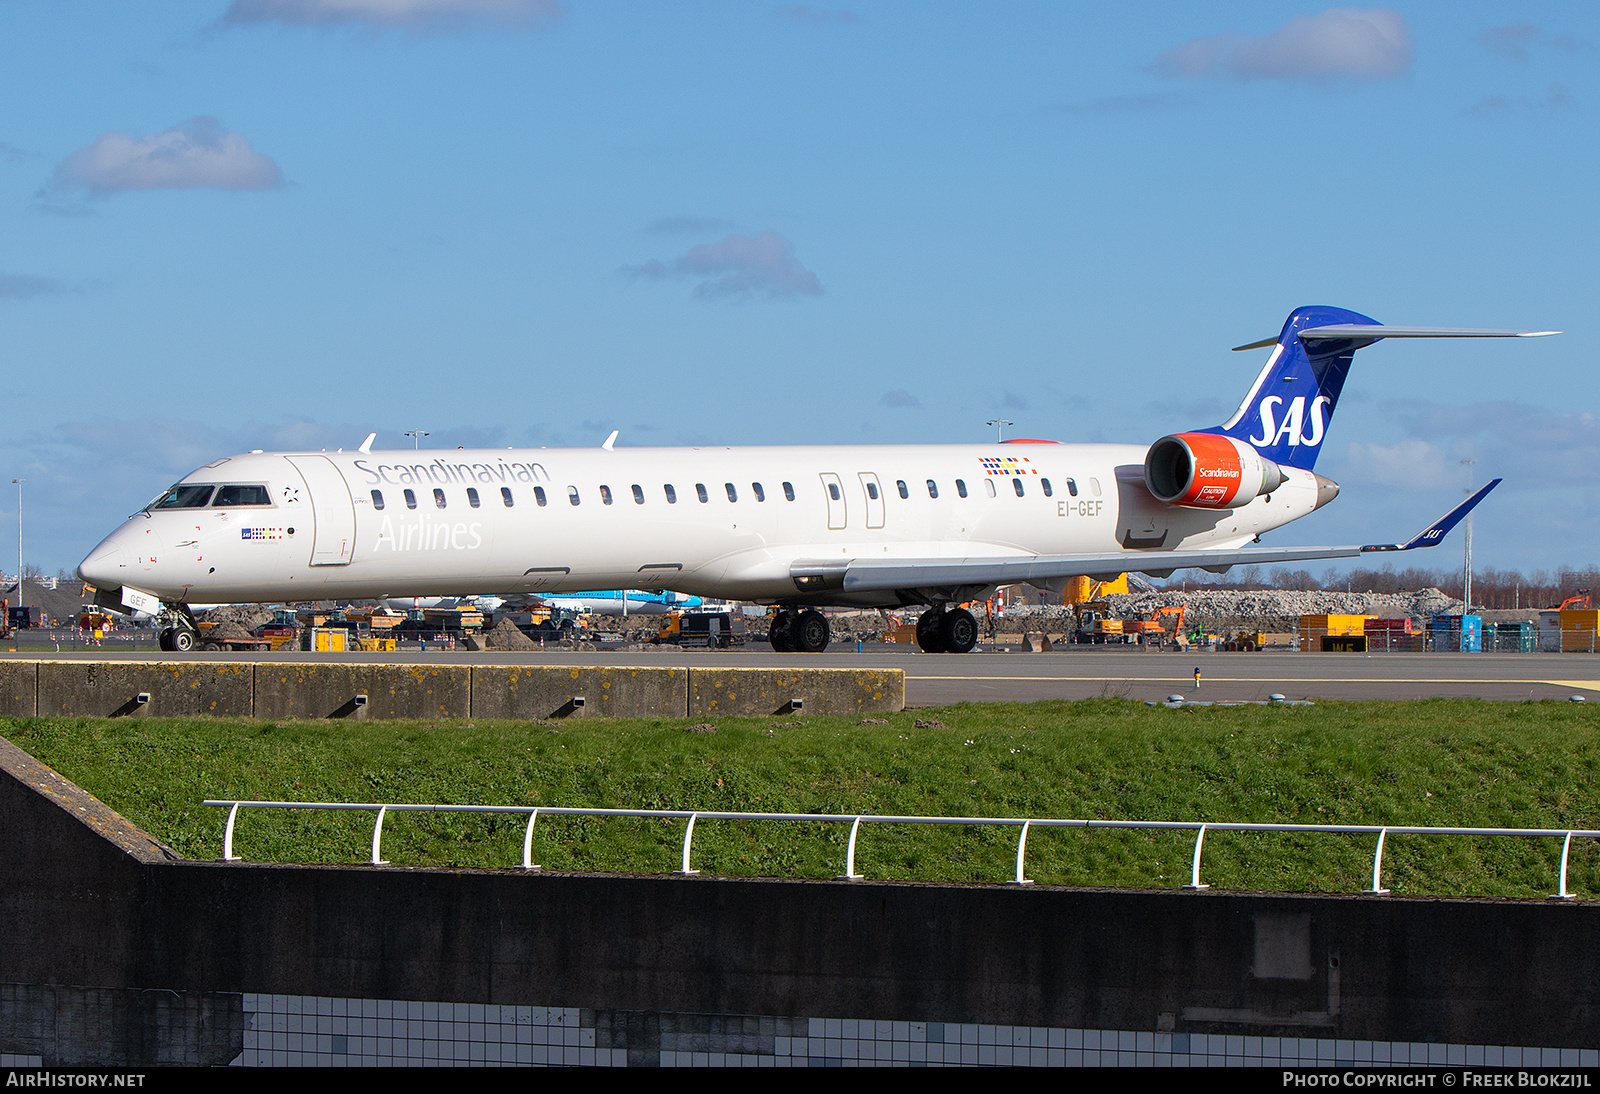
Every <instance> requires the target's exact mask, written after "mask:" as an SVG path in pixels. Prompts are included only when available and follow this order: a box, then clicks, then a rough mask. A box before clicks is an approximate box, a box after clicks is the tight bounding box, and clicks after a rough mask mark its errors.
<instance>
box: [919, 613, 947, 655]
mask: <svg viewBox="0 0 1600 1094" xmlns="http://www.w3.org/2000/svg"><path fill="white" fill-rule="evenodd" d="M943 621H944V612H942V611H940V610H939V609H938V608H929V609H928V610H927V611H925V612H923V613H922V614H921V615H919V616H917V646H918V648H920V649H921V650H922V652H923V653H946V652H948V649H947V647H946V646H945V642H944V628H943V627H942V626H940V624H941V623H942V622H943Z"/></svg>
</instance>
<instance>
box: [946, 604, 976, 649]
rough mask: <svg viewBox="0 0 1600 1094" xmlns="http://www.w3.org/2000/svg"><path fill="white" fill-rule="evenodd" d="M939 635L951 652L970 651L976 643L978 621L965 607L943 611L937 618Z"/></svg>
mask: <svg viewBox="0 0 1600 1094" xmlns="http://www.w3.org/2000/svg"><path fill="white" fill-rule="evenodd" d="M939 636H940V637H941V638H943V639H944V645H945V649H947V650H949V651H950V652H951V653H971V652H972V647H974V646H976V645H977V644H978V621H977V619H976V618H974V617H973V614H972V613H971V612H969V611H967V610H966V609H965V608H957V609H956V610H955V611H953V612H945V613H944V618H943V619H941V620H939Z"/></svg>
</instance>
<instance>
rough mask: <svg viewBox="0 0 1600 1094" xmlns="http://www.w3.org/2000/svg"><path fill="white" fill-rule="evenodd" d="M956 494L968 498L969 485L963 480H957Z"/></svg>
mask: <svg viewBox="0 0 1600 1094" xmlns="http://www.w3.org/2000/svg"><path fill="white" fill-rule="evenodd" d="M956 493H957V494H960V495H961V496H962V497H966V496H967V484H966V481H965V480H963V479H957V480H956Z"/></svg>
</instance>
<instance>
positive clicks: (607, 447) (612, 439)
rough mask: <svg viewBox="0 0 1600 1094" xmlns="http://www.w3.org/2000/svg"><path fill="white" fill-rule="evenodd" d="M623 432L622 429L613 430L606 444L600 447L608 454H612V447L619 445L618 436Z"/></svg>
mask: <svg viewBox="0 0 1600 1094" xmlns="http://www.w3.org/2000/svg"><path fill="white" fill-rule="evenodd" d="M621 432H622V430H620V429H613V430H612V431H611V436H609V437H607V438H606V443H605V444H603V445H601V446H600V447H601V448H603V449H605V450H606V451H607V452H610V451H611V446H612V445H614V444H616V443H617V434H618V433H621Z"/></svg>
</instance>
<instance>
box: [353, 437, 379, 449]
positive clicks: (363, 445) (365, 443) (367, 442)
mask: <svg viewBox="0 0 1600 1094" xmlns="http://www.w3.org/2000/svg"><path fill="white" fill-rule="evenodd" d="M377 439H378V435H377V434H376V433H368V434H367V439H366V440H364V441H362V442H361V447H360V448H358V449H356V451H357V452H371V451H372V442H373V441H375V440H377Z"/></svg>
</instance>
